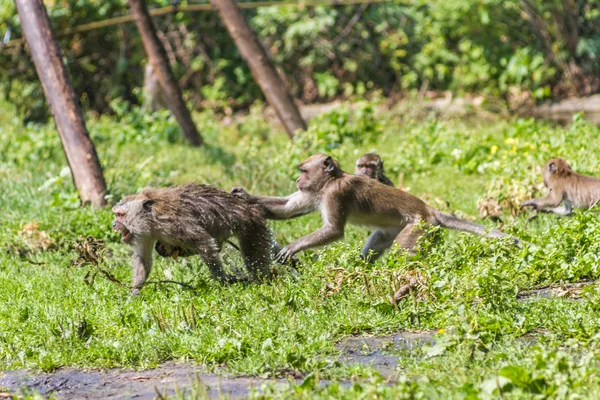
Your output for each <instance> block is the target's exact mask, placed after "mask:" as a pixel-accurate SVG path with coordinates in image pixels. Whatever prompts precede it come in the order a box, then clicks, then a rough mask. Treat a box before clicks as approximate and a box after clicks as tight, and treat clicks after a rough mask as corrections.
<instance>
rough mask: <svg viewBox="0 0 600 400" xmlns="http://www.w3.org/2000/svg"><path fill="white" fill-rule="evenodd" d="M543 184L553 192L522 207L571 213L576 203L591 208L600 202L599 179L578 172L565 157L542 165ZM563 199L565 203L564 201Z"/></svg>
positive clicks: (561, 213)
mask: <svg viewBox="0 0 600 400" xmlns="http://www.w3.org/2000/svg"><path fill="white" fill-rule="evenodd" d="M542 171H543V174H544V185H545V186H546V187H547V188H548V189H549V191H550V193H548V195H547V196H546V197H541V198H538V199H531V200H527V201H525V202H523V203H522V204H521V208H523V207H533V208H535V209H536V210H540V211H546V212H552V213H554V214H558V215H569V214H571V213H572V211H573V207H578V208H585V209H588V208H592V207H594V206H595V205H596V204H598V202H600V179H598V178H595V177H593V176H586V175H581V174H578V173H577V172H575V171H573V170H572V169H571V166H570V165H569V163H567V162H566V161H565V160H563V159H562V158H551V159H550V160H548V162H546V164H545V165H544V168H543V170H542ZM561 203H562V204H561Z"/></svg>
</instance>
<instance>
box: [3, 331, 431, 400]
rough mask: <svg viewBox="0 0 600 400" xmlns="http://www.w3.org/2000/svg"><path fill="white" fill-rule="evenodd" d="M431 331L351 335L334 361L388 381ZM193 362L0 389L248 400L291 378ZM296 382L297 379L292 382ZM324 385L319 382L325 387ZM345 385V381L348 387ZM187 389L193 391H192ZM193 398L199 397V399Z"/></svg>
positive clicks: (13, 375)
mask: <svg viewBox="0 0 600 400" xmlns="http://www.w3.org/2000/svg"><path fill="white" fill-rule="evenodd" d="M433 334H434V332H424V333H418V332H402V333H397V334H394V335H389V336H383V337H382V336H379V337H368V336H361V337H351V338H348V339H346V340H344V341H342V342H340V343H339V344H337V345H336V348H337V349H339V350H340V351H341V355H340V356H339V357H337V358H336V359H335V361H338V362H342V363H345V364H354V363H361V364H369V365H371V367H372V368H374V369H376V370H377V371H379V372H380V373H381V374H382V376H383V377H385V378H387V379H390V380H393V378H394V377H395V375H396V367H397V366H398V362H397V360H398V356H394V355H390V354H389V353H390V352H392V351H394V350H396V351H397V350H410V349H414V348H416V347H420V346H423V345H425V344H428V343H429V344H432V343H433ZM199 371H200V367H197V366H194V364H191V363H186V364H176V363H167V364H163V365H161V366H160V367H159V368H156V369H150V370H146V371H133V370H123V369H110V370H106V371H99V370H90V371H81V370H77V369H73V368H63V369H59V370H58V371H56V372H54V373H42V374H32V373H31V372H30V371H25V370H17V371H6V372H4V373H2V372H0V387H1V388H6V389H8V390H9V391H11V392H12V393H18V392H19V389H20V388H28V389H30V390H34V391H37V392H38V393H40V394H41V395H42V396H54V397H56V398H59V399H88V400H92V399H107V398H111V399H122V400H124V399H155V398H157V397H158V393H160V394H161V395H163V396H173V395H175V393H176V390H177V391H179V393H180V394H181V395H182V396H186V395H187V396H190V395H192V394H195V395H198V393H199V392H200V391H199V390H198V388H199V387H203V389H201V390H202V391H201V392H200V393H201V395H202V396H206V397H209V398H220V397H226V398H229V399H244V398H247V397H248V395H249V393H250V392H251V391H252V390H255V391H257V390H258V391H260V390H259V389H260V388H261V386H262V385H263V384H265V383H274V384H277V385H282V386H287V385H289V383H290V379H291V378H290V379H262V378H257V377H227V376H220V375H217V374H206V373H201V372H199ZM292 381H295V382H296V383H300V382H301V380H300V379H295V380H293V379H292ZM328 383H329V381H321V382H320V384H321V385H327V384H328ZM348 384H349V383H348ZM192 390H196V392H195V393H193V392H192ZM202 396H198V397H202Z"/></svg>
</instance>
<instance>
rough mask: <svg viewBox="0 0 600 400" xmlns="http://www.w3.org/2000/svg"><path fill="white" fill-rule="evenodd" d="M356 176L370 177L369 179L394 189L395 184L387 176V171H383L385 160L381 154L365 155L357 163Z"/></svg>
mask: <svg viewBox="0 0 600 400" xmlns="http://www.w3.org/2000/svg"><path fill="white" fill-rule="evenodd" d="M354 174H356V175H364V176H368V177H369V178H372V179H377V180H378V181H379V182H381V183H383V184H384V185H388V186H392V187H394V182H392V180H391V179H390V178H388V177H387V176H385V171H384V170H383V160H382V159H381V157H380V156H379V154H375V153H367V154H363V156H362V157H360V158H359V159H358V160H357V161H356V168H355V169H354Z"/></svg>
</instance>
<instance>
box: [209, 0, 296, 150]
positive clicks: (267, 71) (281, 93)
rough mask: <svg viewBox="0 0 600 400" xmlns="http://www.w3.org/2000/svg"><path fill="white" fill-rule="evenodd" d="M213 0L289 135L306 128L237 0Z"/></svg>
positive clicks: (291, 135) (292, 135)
mask: <svg viewBox="0 0 600 400" xmlns="http://www.w3.org/2000/svg"><path fill="white" fill-rule="evenodd" d="M210 2H211V3H212V5H213V6H214V7H215V8H216V9H217V11H218V12H219V15H220V17H221V19H222V20H223V22H224V23H225V26H226V27H227V30H228V31H229V33H230V34H231V37H232V38H233V40H234V42H235V44H236V46H237V47H238V49H239V51H240V53H241V54H242V57H243V58H244V60H246V62H247V63H248V66H249V67H250V71H251V72H252V76H253V77H254V79H255V80H256V82H257V83H258V85H259V86H260V88H261V90H262V92H263V94H264V95H265V97H266V98H267V101H268V102H269V104H270V105H271V107H273V108H274V109H275V111H276V112H277V115H278V116H279V119H280V120H281V123H283V126H284V127H285V129H286V131H287V133H288V135H289V137H290V138H293V137H294V133H295V132H296V131H297V130H305V129H306V124H305V123H304V120H303V119H302V116H301V115H300V111H298V107H296V105H295V104H294V101H293V99H292V97H291V96H290V94H289V93H288V91H287V89H286V87H285V85H284V84H283V81H282V80H281V77H280V76H279V75H278V74H277V70H276V69H275V67H274V66H273V64H272V63H271V60H270V58H269V56H268V55H267V52H266V50H265V48H264V47H263V45H262V44H261V43H260V42H259V40H258V37H257V36H256V35H255V34H254V32H253V31H252V29H250V26H249V25H248V24H247V23H246V20H244V16H243V15H242V12H241V10H240V8H239V7H238V5H237V4H236V2H235V0H210Z"/></svg>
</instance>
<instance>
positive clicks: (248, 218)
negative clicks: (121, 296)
mask: <svg viewBox="0 0 600 400" xmlns="http://www.w3.org/2000/svg"><path fill="white" fill-rule="evenodd" d="M112 211H113V213H114V214H115V219H114V221H113V224H112V226H113V229H115V230H116V231H119V232H120V233H121V235H122V240H123V242H124V243H126V244H129V245H131V246H133V248H134V255H133V270H132V290H131V294H133V295H135V294H138V293H139V290H140V289H141V288H142V287H143V286H144V283H145V282H146V280H147V279H148V276H149V274H150V270H151V268H152V258H153V257H152V250H153V248H154V246H155V244H156V250H157V252H158V253H159V254H160V255H163V256H177V255H180V256H191V255H200V257H202V259H203V260H204V262H205V263H206V264H207V266H208V268H209V269H210V272H211V274H212V276H213V277H214V278H215V279H218V280H220V281H223V282H235V281H239V280H241V279H240V278H239V277H237V276H233V275H230V274H227V273H226V272H225V271H224V270H223V265H222V263H221V259H220V257H219V252H220V251H221V247H222V245H223V243H224V242H225V241H226V240H228V239H229V238H230V237H232V236H235V237H237V239H238V241H239V247H240V251H241V253H242V256H243V258H244V264H245V267H246V269H247V271H248V274H249V275H250V278H251V279H261V278H267V277H269V275H270V268H269V267H270V263H271V234H270V231H269V229H268V227H267V224H266V221H265V218H264V217H263V215H262V212H261V210H260V208H259V207H258V206H256V205H253V204H249V203H248V202H246V201H244V200H243V199H240V198H238V197H236V196H232V195H231V194H229V193H227V192H224V191H222V190H220V189H217V188H215V187H212V186H208V185H200V184H197V183H188V184H185V185H180V186H173V187H168V188H162V189H154V188H146V189H144V190H143V191H142V192H141V193H139V194H136V195H130V196H127V197H125V198H124V199H123V200H121V201H120V202H119V203H118V204H117V205H115V206H114V207H113V209H112Z"/></svg>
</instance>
